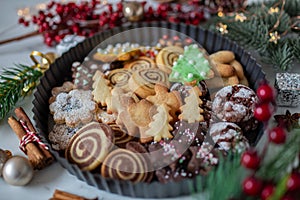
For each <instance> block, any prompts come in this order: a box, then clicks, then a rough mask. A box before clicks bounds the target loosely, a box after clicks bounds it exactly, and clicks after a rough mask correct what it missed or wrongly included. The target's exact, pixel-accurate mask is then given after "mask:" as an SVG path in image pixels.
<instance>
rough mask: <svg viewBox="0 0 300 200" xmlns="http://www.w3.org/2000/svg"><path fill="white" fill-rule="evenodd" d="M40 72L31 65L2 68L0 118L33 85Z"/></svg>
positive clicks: (0, 78)
mask: <svg viewBox="0 0 300 200" xmlns="http://www.w3.org/2000/svg"><path fill="white" fill-rule="evenodd" d="M42 74H43V73H42V72H41V71H40V70H38V69H34V68H33V67H29V66H25V65H21V64H20V65H17V66H16V67H14V68H12V69H8V68H7V69H4V70H3V72H2V74H1V75H0V120H1V119H3V118H4V117H5V116H6V115H7V113H8V112H9V111H10V110H11V109H12V108H13V106H14V105H15V104H16V103H17V101H18V100H19V99H21V98H23V97H25V96H26V95H27V94H28V93H30V92H31V91H32V90H33V89H34V88H35V87H36V84H37V82H38V80H39V78H40V77H41V76H42Z"/></svg>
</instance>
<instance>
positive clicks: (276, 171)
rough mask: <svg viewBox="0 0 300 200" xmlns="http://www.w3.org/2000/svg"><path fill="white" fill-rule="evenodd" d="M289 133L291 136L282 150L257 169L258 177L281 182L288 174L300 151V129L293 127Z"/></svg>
mask: <svg viewBox="0 0 300 200" xmlns="http://www.w3.org/2000/svg"><path fill="white" fill-rule="evenodd" d="M289 134H290V136H289V137H288V139H287V141H286V142H285V143H284V144H283V145H282V148H281V149H280V151H279V152H278V153H276V154H275V155H273V157H272V158H271V159H270V160H269V161H268V162H267V163H266V164H263V165H262V166H261V167H260V168H259V170H258V171H257V175H258V177H260V178H262V179H263V180H274V182H279V181H280V180H282V178H283V177H284V176H286V175H287V174H288V171H287V169H288V168H289V166H290V165H291V164H292V163H293V161H294V160H295V158H296V157H297V156H298V155H299V152H300V145H299V144H300V129H293V131H292V132H290V133H289ZM278 158H280V159H278Z"/></svg>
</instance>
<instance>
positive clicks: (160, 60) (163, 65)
mask: <svg viewBox="0 0 300 200" xmlns="http://www.w3.org/2000/svg"><path fill="white" fill-rule="evenodd" d="M183 51H184V50H183V48H182V47H179V46H168V47H165V48H163V49H162V50H161V51H160V52H159V53H158V55H157V57H156V63H157V67H158V68H159V69H161V70H162V71H164V72H166V73H167V74H170V73H171V71H172V66H173V63H174V62H176V61H177V59H178V57H179V55H181V54H183Z"/></svg>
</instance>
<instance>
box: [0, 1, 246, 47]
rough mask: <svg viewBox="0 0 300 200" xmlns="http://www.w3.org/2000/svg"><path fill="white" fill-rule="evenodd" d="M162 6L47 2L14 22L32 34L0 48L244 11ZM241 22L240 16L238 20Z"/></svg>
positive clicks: (228, 4)
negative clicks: (141, 23)
mask: <svg viewBox="0 0 300 200" xmlns="http://www.w3.org/2000/svg"><path fill="white" fill-rule="evenodd" d="M166 2H167V1H161V2H160V3H159V4H158V5H157V7H156V8H155V9H154V8H153V6H152V5H151V4H149V3H148V2H147V1H119V2H116V3H115V4H112V3H108V2H107V1H99V0H91V1H80V2H78V3H75V2H67V3H65V2H60V1H50V2H49V3H48V4H44V5H43V9H40V10H37V13H38V14H36V15H29V16H23V15H21V16H20V18H19V20H18V22H19V23H20V24H22V25H24V26H25V27H29V25H30V24H33V25H35V26H36V30H35V31H33V32H31V33H28V34H26V35H22V36H19V37H16V38H11V39H7V40H4V41H0V45H1V44H5V43H8V42H12V41H17V40H22V39H24V38H28V37H31V36H35V35H38V34H41V35H43V38H44V43H45V44H47V45H48V46H53V45H56V44H57V43H59V42H60V41H61V40H62V39H63V38H64V37H65V36H66V35H77V36H85V37H89V36H92V35H94V34H95V33H96V32H99V31H103V30H106V29H109V28H113V27H116V26H120V25H122V24H125V23H128V22H135V21H147V22H148V21H161V20H164V21H168V22H173V23H185V24H192V25H199V24H200V23H201V22H203V21H205V20H206V19H207V18H209V17H210V15H211V14H212V15H213V14H216V13H217V12H218V11H219V10H222V12H223V13H227V12H233V11H235V10H237V9H239V8H244V7H245V0H238V1H229V0H228V1H213V0H209V1H207V0H206V1H201V0H187V1H179V2H172V3H166ZM148 4H149V5H148ZM25 9H26V8H25ZM27 9H29V8H27ZM21 13H22V12H21ZM243 18H244V17H243V16H242V14H241V15H240V18H239V20H243Z"/></svg>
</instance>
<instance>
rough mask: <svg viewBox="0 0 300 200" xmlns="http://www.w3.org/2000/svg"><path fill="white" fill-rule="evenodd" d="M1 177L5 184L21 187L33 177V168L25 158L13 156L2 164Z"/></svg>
mask: <svg viewBox="0 0 300 200" xmlns="http://www.w3.org/2000/svg"><path fill="white" fill-rule="evenodd" d="M2 175H3V179H4V181H5V182H6V183H8V184H10V185H15V186H23V185H26V184H27V183H29V182H30V181H31V179H32V177H33V168H32V166H31V164H30V163H29V161H28V160H27V159H26V158H24V157H22V156H13V157H12V158H10V159H8V160H7V161H6V163H5V164H4V166H3V170H2Z"/></svg>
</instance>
